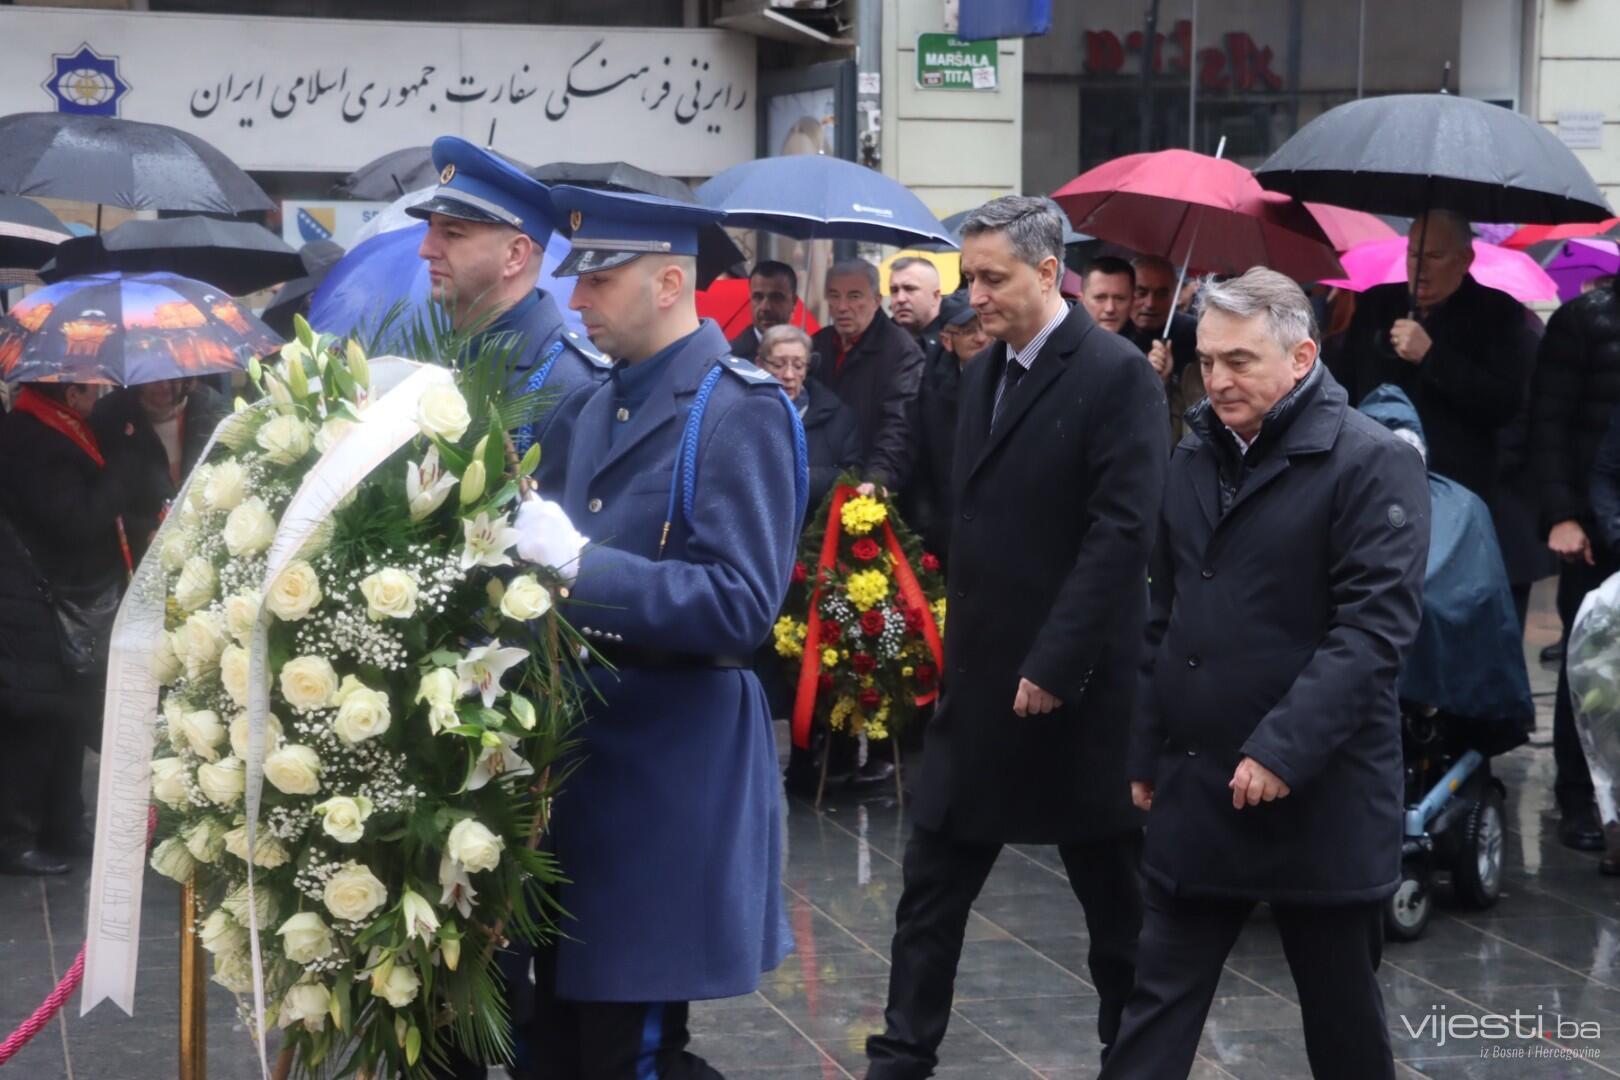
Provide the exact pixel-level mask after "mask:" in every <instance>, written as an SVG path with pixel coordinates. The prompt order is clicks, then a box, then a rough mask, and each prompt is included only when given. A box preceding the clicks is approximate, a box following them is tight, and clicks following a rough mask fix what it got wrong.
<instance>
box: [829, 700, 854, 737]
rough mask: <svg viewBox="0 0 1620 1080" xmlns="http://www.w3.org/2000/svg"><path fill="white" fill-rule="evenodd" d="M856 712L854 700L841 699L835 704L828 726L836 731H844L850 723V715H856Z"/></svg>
mask: <svg viewBox="0 0 1620 1080" xmlns="http://www.w3.org/2000/svg"><path fill="white" fill-rule="evenodd" d="M855 711H856V709H855V699H854V698H852V697H841V698H839V699H838V700H837V701H835V702H833V707H832V712H831V714H830V715H828V717H827V724H828V726H829V727H831V728H832V729H833V730H834V731H843V730H844V727H845V726H846V725H847V724H848V723H849V718H850V714H852V713H854V712H855Z"/></svg>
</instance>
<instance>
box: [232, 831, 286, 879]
mask: <svg viewBox="0 0 1620 1080" xmlns="http://www.w3.org/2000/svg"><path fill="white" fill-rule="evenodd" d="M253 840H254V844H253V847H254V855H253V865H255V866H262V867H264V868H265V869H266V870H274V869H275V868H276V867H278V866H284V865H286V863H287V860H288V859H290V858H292V855H291V854H290V853H289V852H288V851H287V848H286V845H284V844H283V843H282V842H281V841H280V840H277V839H276V838H275V837H274V836H271V835H270V833H269V832H268V831H266V830H265V829H264V828H263V827H262V826H261V827H260V828H259V830H258V835H256V836H254V838H253ZM225 850H226V851H228V852H230V853H231V854H232V855H235V856H236V857H237V858H238V859H241V860H242V861H243V862H247V857H248V854H247V826H246V825H238V826H237V827H236V828H234V829H232V830H230V831H229V832H227V833H226V834H225Z"/></svg>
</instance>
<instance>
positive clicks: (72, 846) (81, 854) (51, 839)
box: [39, 829, 96, 859]
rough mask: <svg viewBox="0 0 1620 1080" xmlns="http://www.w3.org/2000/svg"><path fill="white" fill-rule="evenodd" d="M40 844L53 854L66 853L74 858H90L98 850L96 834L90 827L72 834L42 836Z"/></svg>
mask: <svg viewBox="0 0 1620 1080" xmlns="http://www.w3.org/2000/svg"><path fill="white" fill-rule="evenodd" d="M39 846H40V847H41V848H42V849H44V850H45V851H48V852H50V853H51V854H52V855H66V856H68V857H69V858H74V859H88V858H89V857H90V856H91V855H94V854H95V851H96V835H95V833H93V832H91V831H90V830H88V829H84V830H82V831H80V832H76V833H73V834H72V835H70V836H42V837H40V840H39Z"/></svg>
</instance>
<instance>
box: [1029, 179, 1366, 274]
mask: <svg viewBox="0 0 1620 1080" xmlns="http://www.w3.org/2000/svg"><path fill="white" fill-rule="evenodd" d="M1052 198H1053V199H1055V200H1056V201H1057V204H1058V205H1059V206H1061V207H1063V209H1064V211H1065V212H1066V213H1067V214H1068V215H1069V220H1070V221H1072V222H1073V223H1074V227H1075V229H1076V230H1077V231H1079V232H1083V233H1087V234H1089V235H1091V236H1095V237H1098V238H1099V239H1102V240H1109V241H1112V242H1113V243H1116V244H1123V245H1124V246H1126V247H1128V248H1131V249H1133V250H1135V251H1139V252H1141V253H1142V254H1144V255H1159V256H1162V257H1164V258H1166V259H1169V260H1170V261H1171V262H1174V263H1181V262H1183V261H1186V260H1187V259H1188V254H1189V252H1190V253H1191V260H1190V263H1189V265H1190V266H1191V268H1192V269H1195V270H1199V271H1204V272H1209V273H1216V274H1241V273H1243V271H1245V270H1248V269H1250V268H1252V267H1255V266H1269V267H1270V268H1271V269H1273V270H1277V271H1280V272H1282V273H1284V274H1287V275H1288V276H1289V277H1291V278H1294V279H1295V280H1297V281H1316V280H1318V279H1319V278H1325V277H1337V276H1339V275H1340V274H1342V273H1343V268H1342V267H1341V266H1340V265H1339V260H1338V259H1337V258H1336V257H1335V256H1334V254H1333V244H1332V243H1331V241H1329V239H1328V237H1327V235H1326V234H1325V233H1324V232H1323V231H1322V227H1321V226H1320V225H1318V224H1317V222H1316V219H1315V218H1313V217H1312V216H1311V215H1310V213H1309V212H1308V211H1307V210H1306V209H1305V208H1304V207H1303V206H1301V205H1300V204H1299V203H1296V202H1294V201H1293V200H1292V199H1290V198H1287V197H1286V196H1283V197H1279V196H1277V195H1276V194H1275V193H1272V192H1267V191H1265V190H1264V189H1263V188H1261V187H1260V185H1259V183H1258V182H1256V180H1255V179H1254V176H1253V175H1252V174H1251V173H1250V172H1249V170H1248V169H1245V168H1244V167H1243V166H1241V165H1239V164H1237V163H1236V162H1231V161H1225V160H1222V159H1221V158H1215V157H1210V156H1209V155H1207V154H1195V153H1193V152H1192V151H1191V150H1160V151H1158V152H1157V153H1152V154H1128V155H1126V156H1125V157H1122V158H1115V159H1114V160H1113V161H1109V162H1106V163H1104V164H1102V165H1099V166H1097V167H1096V168H1095V169H1091V170H1089V171H1087V172H1084V173H1081V174H1080V175H1079V176H1077V177H1075V178H1074V179H1073V180H1070V181H1069V182H1068V183H1067V184H1064V185H1063V186H1062V187H1060V188H1058V189H1057V190H1056V191H1055V192H1053V193H1052Z"/></svg>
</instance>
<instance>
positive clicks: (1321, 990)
mask: <svg viewBox="0 0 1620 1080" xmlns="http://www.w3.org/2000/svg"><path fill="white" fill-rule="evenodd" d="M1143 900H1144V903H1145V905H1146V913H1145V915H1144V916H1143V919H1142V940H1141V945H1140V947H1139V948H1138V949H1137V954H1136V988H1135V989H1134V990H1133V991H1132V992H1131V997H1130V1001H1129V1003H1128V1004H1127V1005H1126V1006H1125V1018H1124V1021H1123V1023H1122V1025H1121V1028H1120V1032H1119V1039H1118V1041H1116V1042H1115V1043H1114V1046H1113V1052H1112V1053H1111V1054H1109V1056H1108V1060H1107V1061H1106V1062H1105V1063H1104V1065H1103V1070H1102V1074H1101V1076H1100V1077H1099V1080H1143V1078H1147V1077H1151V1078H1153V1080H1172V1078H1175V1077H1185V1076H1186V1075H1187V1074H1188V1073H1189V1072H1191V1071H1192V1066H1193V1058H1194V1056H1195V1055H1196V1054H1197V1052H1198V1039H1199V1036H1200V1035H1201V1034H1202V1032H1203V1030H1204V1020H1205V1018H1206V1017H1207V1016H1208V1015H1209V1006H1210V1002H1211V1000H1212V999H1213V998H1214V997H1215V989H1216V987H1217V986H1218V985H1219V984H1220V981H1221V965H1222V964H1224V963H1225V962H1226V955H1227V953H1229V952H1231V950H1232V944H1233V943H1234V942H1235V941H1237V937H1238V934H1239V932H1241V931H1242V929H1243V924H1244V923H1245V922H1247V921H1248V918H1249V915H1250V913H1251V912H1252V911H1253V910H1254V902H1253V901H1248V900H1238V901H1220V900H1189V899H1178V898H1176V897H1173V896H1171V895H1170V894H1169V893H1168V892H1166V891H1165V890H1164V889H1163V888H1161V887H1160V886H1158V885H1156V884H1154V882H1153V881H1151V880H1149V881H1148V882H1147V883H1146V884H1145V885H1144V886H1143ZM1271 913H1272V918H1273V919H1274V920H1275V921H1276V924H1277V930H1278V932H1279V933H1280V934H1281V935H1282V945H1283V952H1284V953H1285V954H1286V956H1287V957H1288V970H1289V971H1290V972H1291V973H1292V974H1293V976H1294V985H1295V987H1296V988H1298V990H1299V1007H1300V1012H1301V1014H1302V1015H1303V1019H1304V1023H1305V1054H1306V1056H1307V1057H1308V1058H1309V1060H1310V1063H1311V1075H1312V1076H1314V1077H1315V1078H1316V1080H1393V1078H1394V1076H1395V1062H1394V1059H1393V1057H1392V1055H1391V1053H1390V1046H1389V1031H1388V1029H1387V1028H1386V1027H1385V1026H1384V998H1383V994H1382V992H1381V991H1380V989H1379V986H1378V978H1377V972H1378V963H1379V960H1380V958H1381V957H1382V955H1383V947H1384V923H1383V908H1382V905H1380V904H1376V903H1372V904H1356V905H1350V906H1336V907H1293V906H1279V905H1275V904H1274V905H1272V908H1271Z"/></svg>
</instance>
